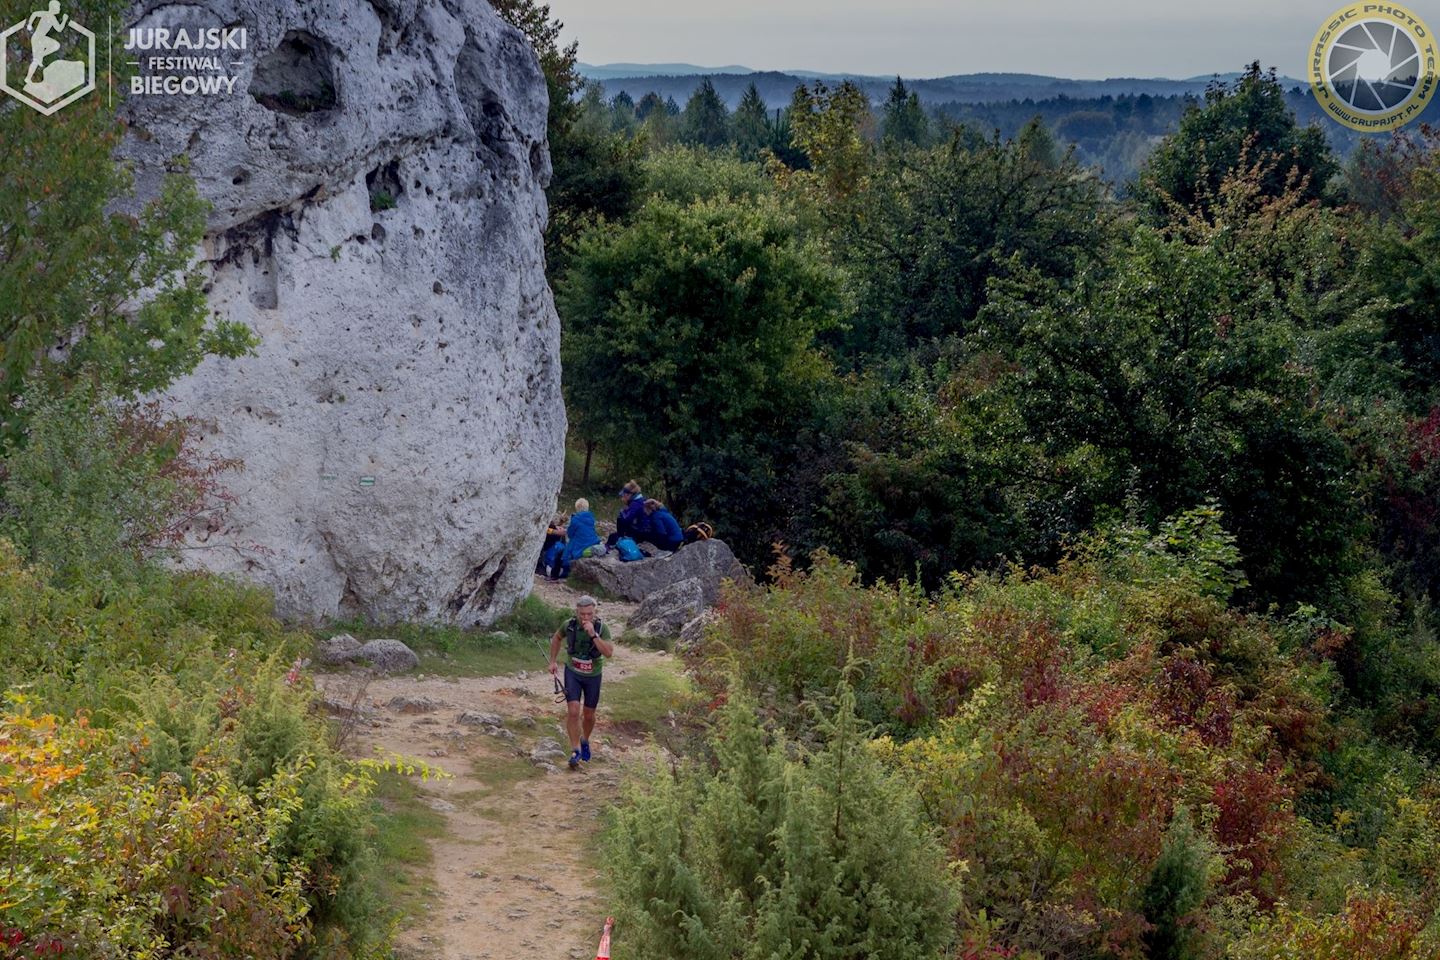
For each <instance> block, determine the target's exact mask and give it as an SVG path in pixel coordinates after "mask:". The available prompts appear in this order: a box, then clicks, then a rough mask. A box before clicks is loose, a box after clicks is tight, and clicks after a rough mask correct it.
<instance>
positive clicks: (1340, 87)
mask: <svg viewBox="0 0 1440 960" xmlns="http://www.w3.org/2000/svg"><path fill="white" fill-rule="evenodd" d="M1435 50H1436V48H1435V37H1434V35H1433V34H1432V33H1431V32H1430V28H1429V27H1427V26H1426V25H1425V21H1423V20H1421V19H1420V18H1419V17H1418V16H1416V15H1415V13H1414V12H1413V11H1411V10H1410V9H1408V8H1407V7H1402V6H1399V5H1397V4H1393V3H1356V4H1351V5H1350V6H1348V7H1342V8H1341V9H1339V10H1337V11H1335V13H1334V14H1332V15H1331V16H1330V18H1329V19H1327V20H1326V21H1325V25H1324V26H1322V27H1321V28H1320V32H1319V33H1317V34H1316V35H1315V43H1314V44H1313V46H1312V48H1311V52H1310V86H1311V89H1313V90H1314V91H1315V97H1316V99H1317V100H1319V101H1320V104H1321V106H1323V107H1324V108H1325V112H1326V113H1328V114H1329V115H1330V117H1331V118H1332V119H1334V120H1336V121H1337V122H1339V123H1343V124H1345V125H1346V126H1347V127H1352V128H1354V129H1356V130H1363V131H1365V132H1367V133H1379V132H1383V131H1386V130H1395V129H1397V128H1399V127H1402V126H1404V125H1405V124H1407V123H1409V122H1410V121H1412V120H1415V119H1417V118H1418V117H1419V116H1420V114H1421V113H1423V112H1424V111H1425V107H1426V106H1427V105H1428V104H1429V103H1430V100H1431V99H1432V98H1433V97H1434V95H1435V85H1436V63H1435Z"/></svg>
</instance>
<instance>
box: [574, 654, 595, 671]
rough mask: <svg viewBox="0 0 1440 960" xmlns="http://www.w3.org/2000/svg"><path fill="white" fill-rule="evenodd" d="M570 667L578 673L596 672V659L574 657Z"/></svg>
mask: <svg viewBox="0 0 1440 960" xmlns="http://www.w3.org/2000/svg"><path fill="white" fill-rule="evenodd" d="M570 669H571V670H574V671H575V672H576V673H583V674H589V673H594V672H595V661H594V660H580V659H578V658H577V659H573V660H571V661H570Z"/></svg>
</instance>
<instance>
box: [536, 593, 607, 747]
mask: <svg viewBox="0 0 1440 960" xmlns="http://www.w3.org/2000/svg"><path fill="white" fill-rule="evenodd" d="M596 608H597V604H596V603H595V598H594V597H590V596H585V597H581V598H580V599H579V600H577V601H575V616H573V617H571V618H570V619H569V620H567V621H566V622H565V623H564V624H563V625H561V627H560V629H559V630H556V631H555V636H553V637H551V638H550V675H551V676H555V675H556V673H557V671H558V670H559V669H560V666H559V660H558V658H559V656H560V651H561V649H562V647H563V649H564V651H565V729H566V731H567V732H569V734H570V750H571V753H570V769H571V770H574V769H576V768H577V767H579V766H580V761H582V760H587V761H588V760H589V759H590V734H591V733H592V732H593V731H594V729H595V708H596V707H597V706H599V705H600V668H601V667H602V666H603V665H604V663H605V658H606V657H609V656H613V655H614V654H615V645H614V644H613V643H611V642H610V628H609V627H608V626H606V625H605V624H604V623H602V622H601V621H600V620H599V619H598V618H597V617H596ZM582 702H583V704H584V708H585V709H584V716H583V722H582V716H581V709H580V708H581V704H582Z"/></svg>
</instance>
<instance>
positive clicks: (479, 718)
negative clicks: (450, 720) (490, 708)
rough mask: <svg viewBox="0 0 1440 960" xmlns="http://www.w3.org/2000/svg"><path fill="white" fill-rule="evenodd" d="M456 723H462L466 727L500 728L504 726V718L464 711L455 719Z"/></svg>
mask: <svg viewBox="0 0 1440 960" xmlns="http://www.w3.org/2000/svg"><path fill="white" fill-rule="evenodd" d="M455 722H456V723H463V724H465V726H467V727H500V726H504V724H505V718H504V717H502V716H500V714H498V713H474V712H471V711H469V710H466V711H465V712H464V713H462V714H460V716H458V717H456V718H455Z"/></svg>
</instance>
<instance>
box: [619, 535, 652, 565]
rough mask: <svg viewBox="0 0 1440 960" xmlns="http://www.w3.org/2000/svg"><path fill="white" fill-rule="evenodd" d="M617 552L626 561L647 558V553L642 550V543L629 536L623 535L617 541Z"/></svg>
mask: <svg viewBox="0 0 1440 960" xmlns="http://www.w3.org/2000/svg"><path fill="white" fill-rule="evenodd" d="M615 552H616V553H618V554H620V559H621V560H622V561H624V562H625V563H630V562H632V561H635V560H644V559H645V554H643V553H641V552H640V545H639V544H637V543H636V542H635V541H634V540H632V539H630V538H629V537H621V538H620V539H619V540H616V541H615Z"/></svg>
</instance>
